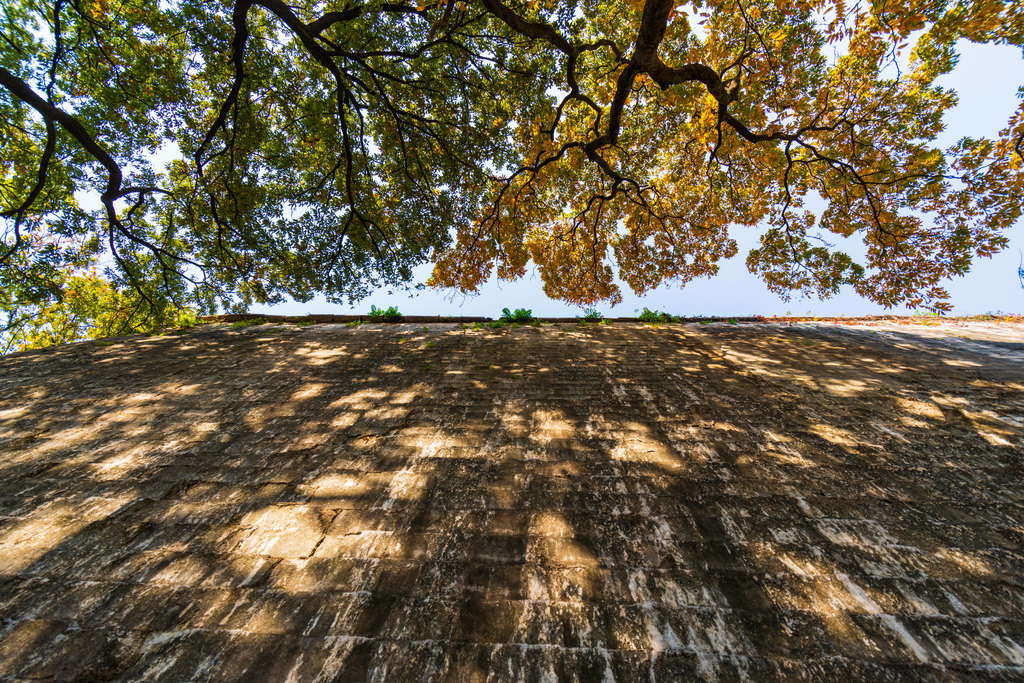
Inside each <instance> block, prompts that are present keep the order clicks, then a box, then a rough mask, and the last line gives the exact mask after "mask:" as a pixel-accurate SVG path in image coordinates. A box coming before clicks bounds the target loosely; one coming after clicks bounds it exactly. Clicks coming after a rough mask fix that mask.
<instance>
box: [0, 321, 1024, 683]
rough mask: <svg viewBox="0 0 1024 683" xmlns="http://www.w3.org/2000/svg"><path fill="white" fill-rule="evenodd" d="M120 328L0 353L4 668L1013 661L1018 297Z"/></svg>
mask: <svg viewBox="0 0 1024 683" xmlns="http://www.w3.org/2000/svg"><path fill="white" fill-rule="evenodd" d="M112 341H113V342H114V344H112V345H97V344H93V343H84V344H77V345H72V346H68V347H62V348H57V349H50V350H45V351H39V352H30V353H24V354H18V355H13V356H9V357H4V358H0V452H2V453H3V458H2V459H0V618H2V619H3V621H2V628H0V680H7V681H27V680H56V681H125V682H127V681H458V682H460V683H461V682H463V681H520V680H538V681H540V680H559V681H640V680H643V681H650V680H656V681H690V680H693V681H702V680H703V681H733V680H736V681H744V680H746V681H775V680H780V681H782V680H784V681H829V682H831V681H835V680H862V681H872V683H874V682H883V681H975V680H977V681H1018V680H1022V679H1024V507H1022V505H1024V480H1022V478H1021V472H1022V465H1024V330H1022V329H1021V328H1020V327H1014V326H1009V325H996V324H994V323H993V324H989V325H987V326H986V325H981V324H972V325H969V326H966V327H957V326H951V325H945V326H921V327H918V328H912V327H907V326H904V325H897V324H886V323H879V322H877V321H875V323H874V324H873V325H870V326H869V325H866V324H865V325H860V326H857V325H853V326H842V327H839V326H811V325H799V326H787V325H759V326H737V325H724V324H723V325H708V326H702V325H672V326H661V327H645V326H638V325H635V324H623V323H618V324H613V325H607V326H588V327H577V326H575V325H573V326H557V327H556V326H549V325H545V326H543V327H540V328H536V327H518V328H502V329H492V328H483V329H479V330H472V329H469V328H468V327H466V328H463V327H460V326H458V325H453V324H430V325H428V331H426V332H424V331H423V326H422V325H421V324H414V325H413V324H409V325H389V326H383V325H363V326H361V327H356V328H348V327H344V326H340V325H317V326H313V327H308V328H303V329H296V328H292V327H286V326H275V325H260V326H252V327H249V328H245V329H241V330H233V329H228V328H225V327H216V326H207V327H202V328H199V329H197V330H195V331H193V332H191V333H189V334H186V335H182V336H178V337H166V338H122V339H116V340H112ZM428 341H429V342H432V343H431V344H429V345H428V344H427V342H428Z"/></svg>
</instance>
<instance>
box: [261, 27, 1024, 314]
mask: <svg viewBox="0 0 1024 683" xmlns="http://www.w3.org/2000/svg"><path fill="white" fill-rule="evenodd" d="M959 47H960V55H961V56H960V62H959V63H958V64H957V67H956V69H954V70H953V72H951V73H950V74H947V75H946V76H944V77H942V78H941V79H939V81H938V84H939V85H942V86H944V87H951V88H954V89H955V90H956V91H957V93H958V94H959V96H960V103H959V104H958V105H957V107H956V108H955V109H953V110H952V111H951V112H949V113H948V114H947V116H946V124H947V128H946V131H945V132H944V133H943V135H942V136H941V137H940V138H939V140H938V141H937V142H938V145H939V146H940V147H941V148H943V149H946V148H948V147H950V146H951V145H952V144H954V143H955V142H956V141H957V140H959V139H960V138H962V137H964V136H965V135H971V136H973V137H980V136H987V137H994V136H995V135H996V134H997V133H998V131H999V130H1000V129H1001V128H1002V127H1003V126H1005V124H1006V121H1007V120H1008V119H1009V118H1010V115H1011V114H1012V113H1013V111H1014V109H1015V108H1016V106H1017V87H1018V86H1019V85H1020V84H1022V83H1024V60H1022V59H1021V52H1020V50H1018V49H1016V48H1012V47H1006V46H994V45H976V44H973V43H968V42H966V41H963V42H962V43H961V45H959ZM1004 234H1005V235H1006V237H1007V238H1009V240H1010V245H1009V247H1008V248H1007V249H1005V250H1003V251H1002V252H1000V253H999V254H997V255H996V256H994V257H993V258H992V259H979V260H977V261H975V263H974V265H973V266H972V268H971V272H969V273H968V274H967V275H966V276H964V277H962V278H956V279H954V280H951V281H947V282H945V283H943V286H945V287H946V289H947V290H948V291H949V293H950V303H951V304H952V306H953V314H956V315H978V314H983V313H1024V288H1022V287H1021V283H1020V280H1019V279H1018V277H1017V268H1018V266H1019V265H1020V263H1021V254H1020V251H1019V250H1024V223H1022V222H1018V223H1017V225H1015V226H1014V227H1013V228H1012V229H1011V230H1010V231H1008V232H1006V233H1004ZM732 236H733V237H734V238H735V239H736V241H737V242H738V244H739V252H738V254H737V255H736V256H735V257H733V258H732V259H729V260H727V261H723V262H721V263H720V270H719V273H718V275H716V276H715V277H713V278H710V279H701V280H695V281H692V282H690V283H689V284H687V285H686V286H685V287H682V288H680V287H679V286H669V285H663V286H662V287H659V288H658V289H655V290H653V291H651V292H648V293H647V294H645V295H644V296H643V297H639V296H636V295H635V294H633V293H632V292H631V291H630V290H629V287H628V286H627V285H626V284H625V283H622V282H619V287H620V289H621V290H622V298H623V301H622V303H620V304H618V305H617V306H614V307H612V306H610V305H608V304H604V305H600V304H599V305H598V306H597V307H596V308H597V310H598V311H600V312H601V313H602V314H604V315H605V316H606V317H632V316H634V315H636V313H637V312H638V311H642V310H643V309H644V308H649V309H651V310H657V311H662V312H666V313H669V314H671V315H682V316H698V315H703V316H747V315H763V316H766V317H771V316H773V315H780V316H781V315H789V314H791V315H814V316H833V315H835V316H838V315H841V314H842V315H847V316H859V315H878V314H883V313H891V314H904V315H905V314H912V313H914V311H913V310H910V309H907V308H892V309H886V308H884V307H882V306H879V305H877V304H874V303H872V302H870V301H867V300H866V299H863V298H861V297H860V296H858V295H857V294H856V293H855V292H853V291H852V289H851V288H849V287H845V288H844V289H843V290H842V291H840V293H839V294H838V295H837V296H835V297H833V298H831V299H828V300H825V301H819V300H817V299H801V298H799V297H793V298H792V299H791V300H790V301H788V302H787V301H784V300H783V299H781V298H780V297H779V296H777V295H776V294H774V293H772V292H770V291H768V289H767V287H766V286H765V285H764V283H763V282H762V281H761V280H760V279H758V278H757V277H756V276H754V275H752V274H751V273H750V272H748V271H747V268H746V265H745V263H744V261H745V259H746V254H747V252H749V251H750V249H751V248H753V247H754V246H756V244H757V238H758V236H759V231H758V230H757V229H756V228H749V229H744V228H733V230H732ZM430 271H431V266H430V265H429V264H427V265H424V266H421V267H419V268H417V269H416V270H415V271H414V281H415V282H425V281H426V279H427V278H428V277H429V276H430ZM389 292H391V293H389ZM371 305H373V306H376V307H377V308H388V307H390V306H397V307H398V310H399V311H400V312H401V313H403V314H406V315H453V316H489V317H492V318H497V317H498V316H500V315H501V311H502V309H503V308H506V307H508V308H510V309H516V308H526V309H530V310H531V311H532V312H533V315H536V316H544V317H556V316H557V317H572V316H577V315H580V314H581V313H582V309H581V308H579V307H576V306H570V305H568V304H565V303H562V302H560V301H554V300H551V299H549V298H547V297H546V296H545V295H544V292H543V291H542V282H541V279H540V276H539V274H536V273H535V272H534V271H533V269H532V267H531V268H528V270H527V274H526V276H525V277H524V278H523V279H521V280H519V281H516V282H500V281H498V279H497V277H496V275H492V277H491V280H490V281H489V282H488V283H487V284H486V285H484V286H483V287H482V288H481V290H480V293H479V295H477V296H463V295H461V294H457V293H453V292H451V291H448V290H446V291H438V290H431V289H427V290H421V291H419V292H416V293H415V296H413V298H410V293H409V292H403V291H401V290H396V289H394V288H390V289H382V290H379V291H377V292H375V293H373V294H372V295H370V296H369V297H367V298H366V299H364V300H362V301H360V302H359V303H357V304H356V305H355V306H351V307H350V306H348V305H341V304H331V303H328V302H327V301H326V299H324V298H323V297H317V298H315V299H313V300H311V301H308V302H305V303H298V302H288V303H283V304H278V305H275V306H266V305H259V306H254V307H253V309H252V312H254V313H265V314H274V315H305V314H307V313H316V314H332V313H333V314H360V313H366V312H368V311H369V310H370V306H371Z"/></svg>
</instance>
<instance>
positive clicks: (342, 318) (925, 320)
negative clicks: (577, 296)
mask: <svg viewBox="0 0 1024 683" xmlns="http://www.w3.org/2000/svg"><path fill="white" fill-rule="evenodd" d="M258 318H262V319H264V320H266V321H267V322H268V323H301V322H312V323H351V322H356V321H358V322H363V323H368V322H376V323H392V324H400V323H486V322H493V321H494V320H495V318H489V317H485V316H451V315H403V316H401V317H400V318H399V319H397V320H390V321H383V320H376V321H374V320H373V319H372V318H371V317H370V316H369V315H331V314H325V315H299V316H293V315H264V314H260V313H232V314H226V315H206V316H200V318H199V319H200V320H202V321H203V322H206V323H233V322H239V321H243V320H253V319H258ZM532 320H534V321H537V322H542V323H556V322H557V323H577V322H580V321H582V320H584V318H583V317H580V316H575V317H562V318H552V317H546V316H537V317H534V318H532ZM603 320H606V321H608V322H612V323H638V322H644V321H643V320H641V319H640V318H635V317H634V318H630V317H622V318H604V319H603ZM703 321H710V322H722V323H725V322H730V321H735V322H738V323H815V322H819V323H830V324H860V323H877V322H891V323H903V324H911V323H918V324H922V325H938V324H942V323H958V322H1000V323H1003V322H1005V323H1016V324H1024V316H1020V315H998V316H987V315H985V316H909V315H865V316H854V317H835V316H818V317H815V316H784V317H783V316H772V317H771V318H767V317H764V316H697V317H685V316H672V319H671V321H669V320H666V321H665V322H674V323H699V322H703Z"/></svg>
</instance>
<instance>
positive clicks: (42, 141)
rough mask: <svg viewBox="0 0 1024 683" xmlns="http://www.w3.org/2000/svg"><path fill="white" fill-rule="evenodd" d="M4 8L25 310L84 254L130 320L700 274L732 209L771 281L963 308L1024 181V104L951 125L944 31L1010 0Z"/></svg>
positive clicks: (18, 273)
mask: <svg viewBox="0 0 1024 683" xmlns="http://www.w3.org/2000/svg"><path fill="white" fill-rule="evenodd" d="M417 2H419V3H420V4H417ZM0 21H2V24H0V114H2V115H0V127H2V133H0V145H2V151H0V172H2V180H0V215H2V217H3V220H4V237H3V243H2V244H0V288H2V293H3V296H0V307H3V310H4V311H5V312H6V313H7V314H8V325H11V324H12V323H11V320H13V319H14V317H15V315H14V313H12V311H13V312H15V313H17V312H19V311H22V312H23V311H26V310H31V311H38V310H41V309H40V307H43V308H45V307H46V306H48V305H52V304H53V303H54V302H60V301H64V299H65V295H66V294H67V293H68V292H69V291H78V290H82V287H84V285H81V284H80V282H79V281H80V280H81V278H83V277H100V276H98V275H97V276H88V275H83V274H82V273H83V272H85V271H86V270H87V269H88V268H90V267H93V268H94V267H96V266H97V264H98V265H99V266H100V267H101V268H103V276H102V277H101V278H100V279H103V280H104V281H105V282H106V283H107V284H106V285H104V286H108V287H110V288H112V289H111V291H112V292H113V293H112V294H110V295H109V296H107V295H104V296H98V297H94V300H96V301H100V300H102V301H108V302H109V301H112V300H113V299H112V298H111V297H113V298H115V299H117V301H118V302H119V303H118V306H117V308H118V310H120V311H122V314H120V315H119V316H115V318H116V319H117V320H120V321H121V322H122V323H123V324H124V325H126V326H128V327H138V326H139V325H140V324H141V323H140V322H139V321H140V320H149V321H153V320H155V321H158V322H159V321H162V320H163V319H164V318H165V317H166V316H167V315H168V314H169V312H171V313H173V312H174V311H176V310H180V308H181V307H182V306H185V305H187V304H190V303H191V304H193V305H198V306H199V307H200V308H201V309H202V310H213V309H214V308H215V307H216V306H218V305H220V306H222V307H225V308H227V309H229V310H231V309H237V308H240V307H245V306H248V305H251V304H252V303H254V302H261V303H268V302H276V301H279V300H281V299H282V298H283V297H285V296H288V297H292V298H295V299H297V300H300V301H304V300H308V299H309V298H310V297H312V296H313V295H315V294H317V293H324V294H326V295H327V297H328V299H329V300H332V301H355V300H358V299H360V298H362V297H364V296H366V295H367V294H368V293H369V292H371V291H373V290H374V289H375V288H377V287H380V286H382V285H403V284H406V285H408V284H412V283H411V279H412V268H413V267H414V266H416V265H419V264H422V263H426V262H432V263H434V264H435V267H434V272H433V276H432V277H431V279H430V281H429V283H428V284H430V285H432V286H436V287H453V288H455V289H457V290H460V291H464V292H472V291H475V290H477V289H478V288H479V287H480V285H482V284H483V283H484V282H485V281H486V280H487V279H488V278H489V276H490V275H491V273H492V272H493V270H494V268H495V266H496V267H497V270H498V274H499V276H500V277H502V278H505V279H515V278H518V277H521V276H522V275H524V274H525V272H526V269H527V267H528V265H529V263H530V262H531V260H532V262H533V263H534V264H535V265H536V267H537V269H538V270H539V273H540V275H541V277H542V279H543V282H544V290H545V293H546V294H547V295H548V296H550V297H552V298H555V299H560V300H564V301H567V302H570V303H573V304H577V305H580V306H589V305H593V304H595V303H597V302H600V301H605V302H610V303H616V302H617V301H619V300H621V294H620V292H619V289H618V287H617V285H616V283H615V276H616V274H617V275H618V276H619V277H620V278H621V279H622V281H624V282H625V283H627V285H628V286H629V287H630V288H632V290H634V291H635V292H637V293H640V294H642V293H644V292H646V291H649V290H650V289H652V288H654V287H657V286H658V285H660V284H663V283H666V282H675V283H678V284H685V283H686V282H688V281H690V280H692V279H694V278H698V277H704V276H710V275H713V274H714V273H715V272H716V271H717V268H718V263H719V262H720V261H721V260H722V259H725V258H729V257H732V256H734V255H735V254H736V253H737V243H736V241H735V239H733V237H731V236H730V230H733V231H734V230H735V229H736V228H737V227H740V226H747V227H754V226H756V228H757V229H758V230H759V231H760V242H759V244H758V246H757V247H756V248H755V249H753V250H752V251H751V252H750V253H749V254H747V257H746V264H747V267H748V268H749V269H750V270H751V271H752V272H754V273H756V274H757V275H759V276H760V277H761V278H762V279H763V280H764V281H765V283H766V284H767V286H768V287H769V288H770V289H771V290H772V291H775V292H778V293H780V294H783V295H787V294H789V293H792V292H798V293H800V294H801V295H810V296H819V297H828V296H830V295H832V294H834V293H836V292H837V291H838V289H839V288H840V287H841V286H844V285H850V286H852V287H853V288H854V289H855V290H856V291H857V292H858V293H859V294H860V295H862V296H863V297H865V298H867V299H869V300H871V301H874V302H877V303H880V304H883V305H885V306H894V305H900V304H905V305H909V306H915V307H928V308H932V309H936V310H948V308H949V304H948V302H947V300H946V299H947V298H948V297H947V293H946V292H945V291H944V290H943V288H942V287H941V281H942V280H944V279H945V278H948V277H950V276H956V275H962V274H964V273H966V272H967V271H968V269H969V268H970V266H971V263H972V261H973V260H974V259H976V258H977V257H986V256H991V255H992V254H993V253H995V252H997V251H998V250H1000V249H1001V248H1003V247H1004V246H1005V245H1006V243H1007V240H1006V238H1005V236H1004V233H1005V231H1006V230H1007V229H1008V228H1009V227H1011V226H1012V225H1013V224H1014V222H1015V221H1016V220H1017V219H1018V217H1019V215H1020V206H1021V202H1020V196H1021V195H1022V193H1024V174H1022V165H1024V107H1019V108H1018V109H1017V110H1016V112H1014V113H1013V114H1012V116H1011V118H1010V119H1009V120H1008V121H1007V123H1006V126H1005V128H1004V129H1003V130H1002V132H1001V133H1000V134H999V135H998V136H997V137H996V138H995V139H985V138H982V137H976V138H975V137H965V138H963V139H961V140H960V141H959V142H958V143H956V144H955V145H954V146H953V147H952V148H950V149H946V150H943V149H939V148H937V147H936V146H935V139H936V137H937V136H938V134H939V133H940V132H941V131H942V130H943V114H944V112H946V111H947V110H949V109H950V108H951V107H953V106H954V105H955V104H956V102H957V95H956V93H955V92H952V91H951V90H948V89H944V88H942V87H939V86H937V85H936V79H937V78H938V77H939V76H941V75H942V74H945V73H948V72H950V71H951V70H952V69H953V67H954V66H955V65H956V62H957V51H956V45H957V42H958V41H960V40H964V39H966V40H970V41H975V42H987V43H995V44H1005V45H1012V46H1016V47H1022V46H1024V7H1022V6H1021V4H1020V3H1019V2H1001V1H998V0H979V1H976V2H970V1H968V0H924V1H916V0H874V1H873V2H867V1H862V2H857V3H854V4H851V3H848V2H845V1H844V0H710V1H708V0H698V1H697V2H695V3H693V4H692V5H679V4H676V3H674V2H670V1H668V0H648V1H647V2H642V1H640V0H575V1H567V2H554V1H553V0H544V1H534V0H531V1H523V0H465V1H458V0H440V1H439V2H423V1H422V0H414V1H413V3H406V2H402V1H400V0H395V1H394V2H381V1H379V0H369V1H367V2H359V1H358V0H328V1H319V0H293V1H292V2H290V3H285V2H283V1H282V0H118V1H116V2H115V1H112V0H5V2H4V3H3V6H2V19H0ZM911 43H912V48H911V47H910V45H911ZM908 52H909V61H908V60H907V59H906V56H907V53H908ZM901 56H902V57H903V60H902V61H899V58H900V57H901ZM901 63H903V64H904V65H905V66H904V68H900V66H899V65H900V64H901ZM1021 92H1022V93H1024V90H1022V91H1021ZM167 145H170V146H172V147H173V148H174V149H176V150H178V151H180V154H179V155H178V159H177V160H176V161H174V162H173V163H172V164H171V165H170V166H169V167H168V168H167V169H166V172H164V169H161V168H154V165H153V155H154V154H155V153H156V152H157V151H158V150H159V149H161V147H164V146H167ZM89 190H91V191H94V192H96V193H97V194H99V197H100V204H101V207H100V209H99V210H96V211H89V210H86V209H84V208H83V199H82V198H83V194H82V193H83V192H85V191H89ZM818 207H821V208H818ZM812 209H814V210H812ZM850 237H854V238H856V239H859V240H860V241H862V242H863V247H861V248H859V249H858V250H852V249H850V250H848V251H855V252H856V253H853V254H849V253H846V252H845V251H844V249H843V247H842V246H837V243H839V242H842V243H843V244H848V243H849V242H848V241H847V240H840V239H839V238H850ZM76 278H78V280H76ZM74 282H79V285H75V286H71V284H69V283H74ZM76 287H77V288H78V290H76ZM85 289H88V287H86V288H85ZM82 291H84V290H82ZM90 291H92V290H90ZM115 295H116V296H115ZM33 307H35V308H33Z"/></svg>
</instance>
